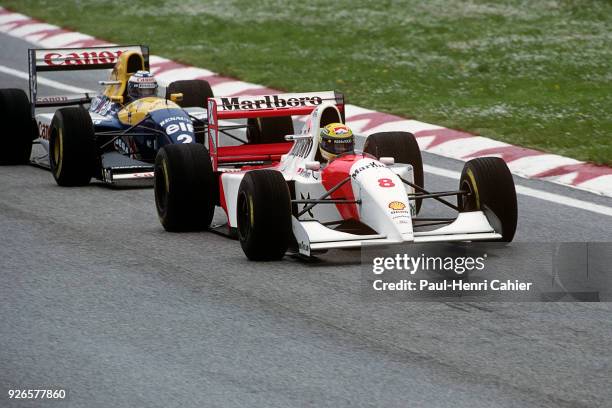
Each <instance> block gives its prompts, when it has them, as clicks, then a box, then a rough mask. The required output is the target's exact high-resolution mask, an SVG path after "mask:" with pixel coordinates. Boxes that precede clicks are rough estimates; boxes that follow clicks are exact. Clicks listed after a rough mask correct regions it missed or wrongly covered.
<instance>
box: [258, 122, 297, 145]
mask: <svg viewBox="0 0 612 408" xmlns="http://www.w3.org/2000/svg"><path fill="white" fill-rule="evenodd" d="M292 134H293V119H291V116H272V117H265V118H249V119H248V120H247V141H248V142H249V143H250V144H261V143H279V142H284V141H285V136H287V135H292Z"/></svg>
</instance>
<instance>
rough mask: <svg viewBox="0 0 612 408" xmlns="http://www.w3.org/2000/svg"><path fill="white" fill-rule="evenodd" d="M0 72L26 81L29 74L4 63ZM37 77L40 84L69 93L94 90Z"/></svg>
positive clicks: (28, 78)
mask: <svg viewBox="0 0 612 408" xmlns="http://www.w3.org/2000/svg"><path fill="white" fill-rule="evenodd" d="M0 72H3V73H5V74H8V75H13V76H16V77H18V78H22V79H25V80H26V81H29V80H30V74H29V73H27V72H23V71H19V70H16V69H13V68H9V67H5V66H4V65H0ZM37 79H38V83H39V84H41V85H45V86H48V87H51V88H55V89H59V90H62V91H68V92H71V93H88V92H94V91H92V90H91V89H85V88H79V87H76V86H72V85H68V84H64V83H62V82H58V81H54V80H52V79H47V78H41V77H40V76H39V77H38V78H37Z"/></svg>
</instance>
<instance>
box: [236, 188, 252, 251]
mask: <svg viewBox="0 0 612 408" xmlns="http://www.w3.org/2000/svg"><path fill="white" fill-rule="evenodd" d="M237 210H238V236H239V238H240V240H241V241H246V240H247V239H248V238H249V235H250V234H251V220H250V218H251V217H250V214H251V208H250V206H249V199H248V197H247V194H246V193H245V192H244V191H243V192H241V193H240V195H239V196H238V209H237Z"/></svg>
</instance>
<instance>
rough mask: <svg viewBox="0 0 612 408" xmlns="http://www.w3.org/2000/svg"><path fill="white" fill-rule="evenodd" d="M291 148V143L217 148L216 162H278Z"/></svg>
mask: <svg viewBox="0 0 612 408" xmlns="http://www.w3.org/2000/svg"><path fill="white" fill-rule="evenodd" d="M292 146H293V142H287V143H267V144H252V145H251V144H243V145H240V146H219V147H218V148H217V160H218V161H219V163H230V162H249V161H262V160H263V161H279V160H280V158H281V156H282V155H283V154H285V153H287V152H288V151H289V150H290V149H291V147H292Z"/></svg>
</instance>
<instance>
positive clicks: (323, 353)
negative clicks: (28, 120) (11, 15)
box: [0, 35, 612, 407]
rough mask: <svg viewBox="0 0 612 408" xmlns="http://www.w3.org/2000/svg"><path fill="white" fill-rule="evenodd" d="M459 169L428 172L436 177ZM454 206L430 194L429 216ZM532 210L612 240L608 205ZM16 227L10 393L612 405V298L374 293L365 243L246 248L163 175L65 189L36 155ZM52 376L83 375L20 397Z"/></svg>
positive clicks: (554, 229)
mask: <svg viewBox="0 0 612 408" xmlns="http://www.w3.org/2000/svg"><path fill="white" fill-rule="evenodd" d="M0 44H1V48H2V52H1V53H0V65H4V66H8V67H11V68H14V69H19V70H25V71H27V65H26V49H27V47H28V45H27V43H25V42H24V41H21V40H17V39H14V38H12V37H7V36H4V35H0ZM98 79H104V78H99V77H97V76H96V73H95V72H88V73H84V74H70V77H69V78H68V79H65V80H64V81H63V82H65V83H69V84H72V85H75V86H81V87H85V88H91V87H93V86H94V84H95V81H96V80H98ZM0 87H2V88H5V87H21V88H24V89H26V87H27V81H25V80H22V79H19V78H16V77H14V76H11V75H5V74H0ZM41 90H42V92H48V93H49V94H57V93H59V92H58V90H53V89H48V88H45V87H41ZM0 125H1V124H0ZM424 160H425V162H426V163H427V164H429V165H432V166H436V167H438V168H443V169H448V170H452V171H460V170H461V167H462V164H461V163H460V162H457V161H454V160H450V159H444V158H440V157H437V156H432V155H429V154H425V155H424ZM516 182H517V184H519V185H523V186H527V187H530V188H533V189H537V190H540V191H545V192H549V193H555V194H559V195H562V196H569V197H572V198H575V199H578V200H582V201H585V202H592V203H596V204H599V205H603V206H607V207H612V199H609V198H604V197H598V196H595V195H593V194H590V193H586V192H582V191H578V190H572V189H569V188H567V187H563V186H557V185H553V184H550V183H546V182H541V181H529V180H523V179H518V178H517V179H516ZM456 184H457V181H455V180H451V179H449V178H446V177H439V176H436V175H432V174H426V185H427V186H428V187H431V188H432V189H435V190H445V189H454V188H456ZM427 204H429V203H427ZM427 204H426V205H427ZM443 211H444V210H442V209H440V208H439V207H436V206H431V205H428V206H427V207H425V214H427V215H432V216H436V215H440V214H443ZM519 211H520V218H519V229H518V234H517V237H516V240H517V241H524V242H549V241H566V242H571V241H578V242H583V241H610V238H611V233H610V231H612V217H610V216H606V215H602V214H597V213H594V212H592V211H585V210H581V209H578V208H575V207H568V206H564V205H561V204H555V203H552V202H550V201H542V200H540V199H538V198H534V197H527V196H524V195H521V196H519ZM221 219H222V217H221V214H219V213H217V216H216V220H217V221H220V220H221ZM0 237H1V238H0V239H1V241H0V316H1V318H0V386H1V392H2V394H1V395H0V406H3V407H4V406H8V407H13V406H24V407H31V406H47V405H50V406H56V407H60V406H61V407H63V406H70V407H85V406H87V407H145V406H146V407H175V406H176V407H190V406H198V407H259V406H261V407H288V406H317V407H319V406H334V407H337V406H351V407H356V406H373V407H377V406H385V407H409V406H410V407H412V406H427V407H428V406H432V407H464V406H465V407H524V406H549V407H593V406H601V407H605V406H610V405H609V404H610V402H609V401H610V400H612V387H610V378H612V361H611V357H610V355H611V353H610V351H611V350H612V340H611V339H612V314H611V312H612V306H611V305H610V304H608V303H581V304H576V303H555V304H543V303H461V304H457V303H409V302H393V303H391V302H368V301H364V299H363V297H362V296H361V294H360V273H359V253H358V252H355V251H336V252H330V253H328V254H327V255H324V256H322V257H321V258H320V259H319V260H318V261H315V262H304V261H301V260H298V259H295V258H292V257H286V258H285V259H284V260H283V261H282V262H274V263H253V262H248V261H247V260H246V258H245V257H244V255H243V253H242V251H241V249H240V245H239V244H238V243H237V242H235V241H231V240H229V239H227V238H224V237H222V236H219V235H215V234H212V233H210V232H202V233H188V234H170V233H166V232H164V231H163V229H162V227H161V225H160V224H159V221H158V220H157V216H156V212H155V207H154V198H153V192H152V190H151V189H135V190H113V189H109V188H107V187H104V186H102V185H96V184H93V185H91V186H89V187H84V188H69V189H67V188H60V187H58V186H56V184H55V182H54V181H53V178H52V176H51V174H50V173H48V172H47V171H45V170H41V169H38V168H35V167H31V166H9V167H1V168H0ZM507 262H508V265H511V264H512V262H513V260H512V259H508V260H507ZM43 386H44V387H54V388H65V389H67V390H68V395H69V396H68V399H67V400H66V401H63V402H54V403H51V402H48V403H45V402H40V401H38V402H27V401H23V402H16V401H15V400H11V401H9V400H8V399H7V390H8V389H9V388H20V389H23V388H25V389H27V388H40V387H43Z"/></svg>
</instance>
